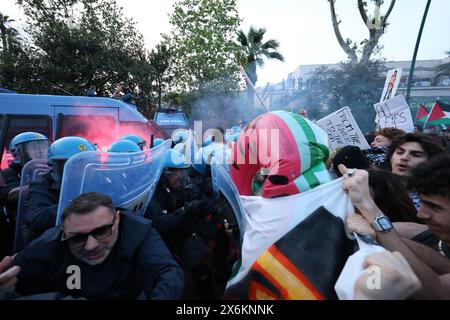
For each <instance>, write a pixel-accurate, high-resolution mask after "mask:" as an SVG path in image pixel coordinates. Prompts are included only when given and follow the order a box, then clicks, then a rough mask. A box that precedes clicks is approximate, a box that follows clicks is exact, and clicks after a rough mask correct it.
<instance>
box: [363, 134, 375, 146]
mask: <svg viewBox="0 0 450 320" xmlns="http://www.w3.org/2000/svg"><path fill="white" fill-rule="evenodd" d="M364 138H366V141H367V143H368V144H369V145H370V144H372V142H373V140H375V132H373V131H372V132H366V133H365V134H364Z"/></svg>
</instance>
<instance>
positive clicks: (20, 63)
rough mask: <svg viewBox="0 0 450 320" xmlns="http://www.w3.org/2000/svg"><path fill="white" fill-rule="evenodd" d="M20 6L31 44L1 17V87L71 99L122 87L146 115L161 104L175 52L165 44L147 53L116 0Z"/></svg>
mask: <svg viewBox="0 0 450 320" xmlns="http://www.w3.org/2000/svg"><path fill="white" fill-rule="evenodd" d="M17 3H18V4H19V5H21V7H22V8H23V9H24V12H25V14H26V15H27V18H28V21H27V22H28V25H27V32H28V37H27V38H28V41H24V40H22V39H20V38H19V37H16V36H17V35H16V34H14V33H13V32H12V31H11V30H6V29H5V28H4V26H5V22H6V21H7V19H8V17H6V18H5V17H4V16H3V15H0V31H1V35H2V44H0V45H1V46H2V49H3V50H2V51H3V53H5V52H6V51H7V53H8V54H3V55H2V56H1V57H0V58H1V61H0V71H1V73H0V85H2V86H4V87H7V88H9V89H12V90H16V91H18V92H21V93H46V94H72V95H84V94H85V93H86V89H88V88H91V87H94V88H95V90H96V92H97V95H98V96H110V95H111V94H112V92H114V91H115V89H116V88H118V86H119V85H122V88H123V90H122V93H124V94H126V93H133V94H134V96H135V101H136V102H137V105H138V107H139V108H140V111H141V112H143V113H144V114H145V115H147V116H150V115H151V113H152V111H153V109H154V106H155V105H158V104H160V102H161V100H162V98H163V96H164V94H165V92H164V91H165V90H167V89H168V85H169V83H170V81H171V79H172V76H171V71H170V70H171V68H170V64H171V56H170V55H171V53H170V51H169V50H168V49H167V47H165V46H164V45H158V46H156V48H155V49H153V50H152V51H151V52H150V53H149V52H147V51H146V50H145V48H144V41H143V37H142V35H141V34H140V33H139V32H138V31H137V29H136V24H135V22H134V21H133V20H132V19H129V18H126V17H125V16H124V13H123V10H122V8H121V7H119V6H118V5H117V3H116V0H64V1H61V0H17ZM13 36H14V37H13ZM3 39H4V40H5V41H3ZM8 39H14V41H11V40H8ZM8 41H10V42H11V45H9V46H8V48H7V49H8V50H5V49H4V48H3V47H5V48H6V46H4V45H3V43H8Z"/></svg>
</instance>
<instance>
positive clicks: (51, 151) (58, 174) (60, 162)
mask: <svg viewBox="0 0 450 320" xmlns="http://www.w3.org/2000/svg"><path fill="white" fill-rule="evenodd" d="M95 150H96V149H95V146H94V145H93V144H92V143H91V142H89V141H88V140H86V139H84V138H81V137H64V138H61V139H58V140H56V141H55V142H53V143H52V144H51V146H50V148H48V164H49V166H50V175H51V177H52V179H53V180H54V182H55V184H54V186H53V187H54V188H55V189H59V188H60V187H61V180H62V175H63V170H64V164H65V163H66V161H67V160H68V159H69V158H71V157H72V156H74V155H76V154H78V153H80V152H84V151H95Z"/></svg>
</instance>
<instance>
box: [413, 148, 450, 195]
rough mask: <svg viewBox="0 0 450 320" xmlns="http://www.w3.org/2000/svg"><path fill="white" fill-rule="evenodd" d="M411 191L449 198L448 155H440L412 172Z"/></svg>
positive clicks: (449, 156)
mask: <svg viewBox="0 0 450 320" xmlns="http://www.w3.org/2000/svg"><path fill="white" fill-rule="evenodd" d="M408 186H409V187H410V188H411V190H414V191H416V192H418V193H423V194H429V195H432V194H436V195H441V196H443V197H446V198H450V154H448V153H446V154H442V155H438V156H436V157H434V158H433V159H431V160H430V161H427V162H425V163H421V164H419V165H418V166H417V167H415V168H414V169H413V170H412V174H411V178H410V179H409V185H408Z"/></svg>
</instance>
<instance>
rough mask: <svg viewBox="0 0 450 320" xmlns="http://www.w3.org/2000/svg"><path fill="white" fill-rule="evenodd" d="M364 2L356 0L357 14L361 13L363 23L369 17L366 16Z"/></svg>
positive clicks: (365, 22)
mask: <svg viewBox="0 0 450 320" xmlns="http://www.w3.org/2000/svg"><path fill="white" fill-rule="evenodd" d="M365 4H366V3H365V2H364V1H363V0H358V10H359V14H360V15H361V18H362V20H363V21H364V24H367V20H368V19H369V17H368V16H367V13H366V8H365Z"/></svg>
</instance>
